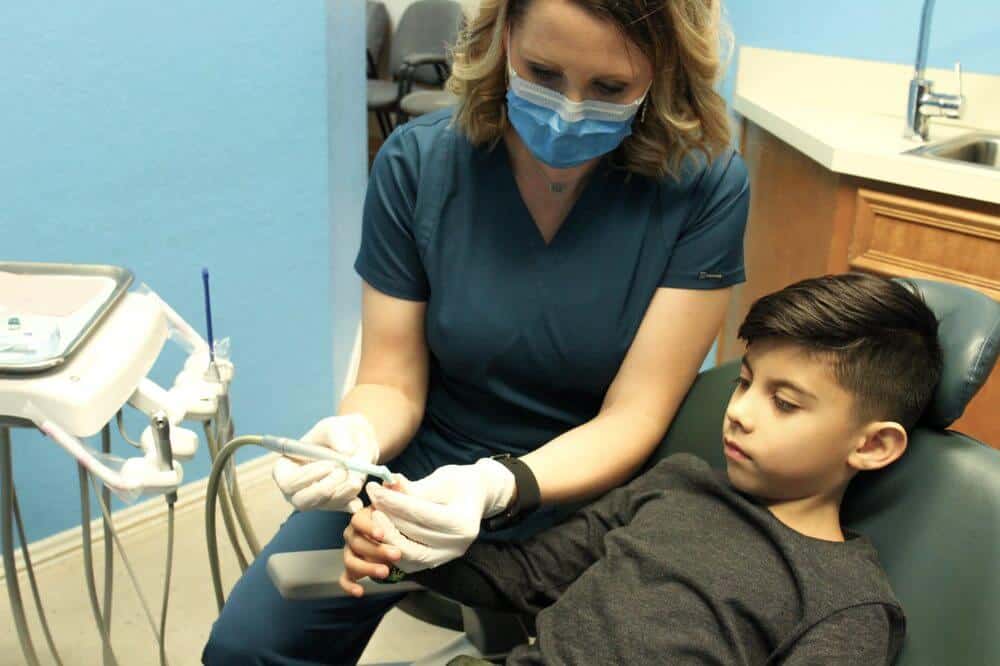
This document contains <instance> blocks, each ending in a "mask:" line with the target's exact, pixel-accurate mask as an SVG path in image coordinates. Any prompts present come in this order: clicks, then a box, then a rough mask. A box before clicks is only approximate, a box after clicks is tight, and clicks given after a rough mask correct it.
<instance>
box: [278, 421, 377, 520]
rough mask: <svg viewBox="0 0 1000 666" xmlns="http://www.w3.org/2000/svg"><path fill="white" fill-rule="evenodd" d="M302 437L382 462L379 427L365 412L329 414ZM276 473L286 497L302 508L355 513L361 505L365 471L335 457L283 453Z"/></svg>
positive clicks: (369, 460)
mask: <svg viewBox="0 0 1000 666" xmlns="http://www.w3.org/2000/svg"><path fill="white" fill-rule="evenodd" d="M302 441H303V442H309V443H310V444H319V445H321V446H328V447H330V448H331V449H333V450H334V451H337V452H338V453H342V454H344V455H345V456H348V457H350V458H352V459H354V460H358V461H361V462H365V463H371V464H377V463H378V458H379V447H378V442H376V441H375V429H374V428H373V427H372V424H371V423H370V422H369V421H368V419H367V418H366V417H364V416H362V415H361V414H345V415H342V416H330V417H328V418H325V419H323V420H322V421H320V422H319V423H317V424H316V425H315V426H313V428H312V429H311V430H310V431H309V432H307V433H306V434H305V435H304V436H303V437H302ZM273 476H274V482H275V483H276V484H277V485H278V488H279V489H280V490H281V492H282V494H283V495H284V496H285V499H286V500H288V502H289V503H291V504H292V506H294V507H295V508H296V509H298V510H299V511H308V510H310V509H324V510H326V511H347V512H350V513H355V512H356V511H358V510H360V509H361V506H362V502H361V499H360V498H359V497H358V493H360V492H361V488H362V486H363V485H364V482H365V475H364V474H361V473H360V472H352V471H348V470H347V469H346V468H345V467H344V466H343V465H340V464H338V463H336V462H334V461H331V460H316V461H313V462H301V461H298V460H295V459H292V458H288V457H286V456H281V457H280V458H278V460H277V462H275V464H274V469H273Z"/></svg>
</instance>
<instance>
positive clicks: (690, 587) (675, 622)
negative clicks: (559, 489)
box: [413, 454, 905, 666]
mask: <svg viewBox="0 0 1000 666" xmlns="http://www.w3.org/2000/svg"><path fill="white" fill-rule="evenodd" d="M848 536H849V538H848V540H847V541H846V542H843V543H838V542H831V541H824V540H820V539H814V538H811V537H808V536H805V535H803V534H800V533H799V532H796V531H794V530H792V529H791V528H789V527H787V526H786V525H784V524H783V523H781V522H780V521H779V520H778V519H777V518H775V517H774V516H773V515H772V514H771V512H770V511H768V510H767V508H766V507H764V506H762V505H760V504H759V503H757V502H756V501H754V499H753V498H751V497H749V496H746V495H743V494H741V493H739V492H737V491H736V490H735V489H734V488H733V487H732V486H731V485H730V484H729V482H728V479H727V478H726V475H725V472H720V471H714V470H712V469H711V468H710V467H709V466H708V465H707V464H706V463H705V462H703V461H702V460H700V459H699V458H696V457H694V456H691V455H686V454H682V455H675V456H672V457H670V458H667V459H666V460H663V461H661V462H660V463H659V464H657V465H656V466H655V467H653V468H652V469H651V470H649V471H648V472H646V473H645V474H643V475H642V476H640V477H638V478H637V479H635V480H634V481H633V482H632V483H630V484H628V485H627V486H624V487H622V488H619V489H616V490H613V491H611V492H610V493H608V494H607V495H605V496H604V497H602V498H601V499H599V500H598V501H596V502H594V503H593V504H591V505H589V506H588V507H586V508H584V509H582V510H581V511H579V512H577V513H576V514H574V515H573V516H572V517H571V518H570V519H569V520H568V521H566V522H565V523H563V524H562V525H558V526H556V527H553V528H551V529H549V530H547V531H545V532H543V533H541V534H539V535H537V536H535V537H533V538H532V539H530V540H528V541H526V542H524V543H521V544H515V543H499V544H498V543H483V542H477V543H476V544H474V545H473V546H472V548H470V549H469V551H468V552H467V553H466V555H465V556H463V557H462V558H460V559H458V560H455V561H453V562H450V563H448V564H446V565H444V566H442V567H439V568H437V569H433V570H428V571H423V572H420V573H418V574H414V575H413V577H414V578H415V579H417V580H419V581H420V582H422V583H423V584H425V585H427V586H428V587H430V588H431V589H434V590H437V591H439V592H442V593H444V594H447V595H448V596H450V597H452V598H454V599H457V600H458V601H461V602H462V603H465V604H469V605H474V606H480V607H492V608H500V609H506V610H517V611H520V612H523V613H528V614H530V615H534V616H536V631H537V640H536V641H535V643H534V644H533V645H526V646H522V647H519V648H517V649H516V650H514V652H512V653H511V655H510V657H509V659H508V661H507V663H508V664H517V665H527V664H588V665H589V664H653V663H663V664H720V665H725V666H731V665H734V664H754V665H757V664H771V663H782V664H803V665H804V664H891V663H892V661H893V660H894V659H895V657H896V654H897V653H898V651H899V648H900V646H901V643H902V640H903V635H904V632H905V619H904V616H903V612H902V609H901V608H900V606H899V603H898V602H897V601H896V599H895V597H894V595H893V593H892V590H891V588H890V586H889V581H888V579H887V578H886V575H885V573H884V571H883V570H882V568H881V566H880V565H879V562H878V558H877V556H876V553H875V549H874V548H873V547H872V545H871V543H870V542H869V541H868V540H867V539H865V538H864V537H860V536H856V535H848Z"/></svg>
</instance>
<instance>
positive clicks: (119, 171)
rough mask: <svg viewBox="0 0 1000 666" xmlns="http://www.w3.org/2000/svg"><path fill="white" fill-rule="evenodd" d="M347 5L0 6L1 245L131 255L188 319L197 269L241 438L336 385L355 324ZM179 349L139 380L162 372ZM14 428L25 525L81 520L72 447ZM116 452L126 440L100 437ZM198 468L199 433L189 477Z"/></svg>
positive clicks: (327, 397)
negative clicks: (226, 358) (224, 340)
mask: <svg viewBox="0 0 1000 666" xmlns="http://www.w3.org/2000/svg"><path fill="white" fill-rule="evenodd" d="M362 6H363V3H361V2H340V1H338V0H329V3H328V5H324V3H323V2H288V3H272V2H253V3H246V2H238V1H236V0H219V1H218V2H209V3H205V2H195V1H193V0H178V1H176V2H170V3H161V2H153V1H152V0H92V1H91V2H86V3H59V4H58V6H57V5H51V4H45V3H4V5H3V7H2V8H0V34H2V35H3V36H4V37H3V39H2V40H0V68H2V76H0V99H2V100H4V103H3V104H0V230H2V233H0V258H2V259H6V260H19V261H59V262H89V263H108V264H118V265H124V266H128V267H130V268H131V269H132V270H133V271H134V272H135V274H136V280H137V282H146V283H148V284H149V285H150V286H151V287H152V288H153V289H154V290H156V291H157V292H159V293H160V295H161V296H163V298H164V299H166V300H167V302H169V303H171V304H172V305H173V306H174V308H175V309H176V310H178V311H179V312H180V313H181V315H182V316H184V317H185V318H186V319H187V320H188V321H189V322H190V323H192V324H193V325H194V326H195V327H196V328H198V329H199V330H202V331H203V330H204V315H203V312H202V304H201V292H200V269H201V267H202V266H207V267H208V268H209V269H210V271H211V272H212V289H213V294H212V296H213V311H214V312H213V313H214V316H215V322H214V328H215V333H216V337H224V336H230V337H231V338H232V343H233V358H234V361H235V363H236V366H237V376H236V381H235V383H234V385H233V401H234V410H235V418H236V427H237V431H238V432H242V433H254V432H258V433H259V432H271V433H281V434H289V435H300V434H301V433H302V432H304V431H305V430H306V429H307V428H308V427H309V426H311V424H312V423H314V422H315V421H316V420H318V419H319V418H321V417H322V416H325V415H327V414H330V413H331V412H332V410H333V407H334V403H335V399H336V396H337V395H338V394H339V384H340V380H339V379H335V378H339V377H340V376H341V375H342V374H343V371H344V368H345V367H346V364H347V359H348V356H349V350H350V349H349V348H350V344H351V342H352V340H353V327H354V323H353V322H356V320H357V303H356V300H357V296H356V294H355V292H356V291H357V282H356V278H353V277H352V274H351V272H350V265H349V260H350V259H351V258H353V253H354V251H355V249H356V245H357V241H356V238H357V232H356V231H355V230H353V228H352V225H353V226H357V225H358V224H359V223H358V220H359V217H360V213H359V211H360V206H361V197H362V196H363V188H364V173H365V145H364V134H365V132H364V121H365V119H364V111H363V110H362V109H361V105H360V101H361V100H362V99H363V90H364V88H363V86H364V82H363V76H364V74H363V72H364V65H363V54H362V40H363V38H364V37H363V36H364V30H363V29H362V27H363V14H362ZM328 30H329V31H331V34H330V38H331V39H332V40H336V43H337V48H334V49H330V50H328V48H327V44H328V42H329V41H330V40H328V35H327V32H328ZM328 82H329V83H331V84H332V85H328ZM355 101H356V103H354V102H355ZM328 107H329V108H333V109H335V113H333V114H329V113H328ZM355 107H356V108H355ZM331 119H332V120H333V122H329V121H330V120H331ZM331 146H332V147H334V148H335V151H336V159H335V160H333V162H332V166H331V162H330V160H329V156H330V148H331ZM341 301H342V302H341ZM335 313H336V316H335ZM347 322H352V323H350V324H348V323H347ZM348 328H350V331H349V332H348V331H347V329H348ZM180 359H181V356H180V354H179V353H176V352H175V353H169V354H165V355H164V356H163V357H162V358H161V361H160V362H158V364H157V367H156V368H155V369H154V375H153V378H154V379H155V380H157V381H158V382H160V383H161V384H164V385H169V383H170V381H171V380H172V377H173V375H174V373H175V372H176V371H177V369H178V368H179V363H180ZM129 423H130V425H131V426H132V428H133V435H138V432H139V430H140V428H141V427H142V425H143V423H142V422H141V421H140V420H139V419H137V418H135V417H133V418H130V419H129ZM13 435H14V468H15V479H16V483H17V488H18V491H19V493H20V500H21V506H22V510H23V512H24V514H25V520H26V523H27V528H28V536H29V540H35V539H38V538H40V537H43V536H47V535H50V534H52V533H55V532H58V531H60V530H63V529H66V528H69V527H72V526H74V525H78V524H79V522H80V517H79V511H78V508H77V506H78V504H77V486H76V478H77V477H76V471H75V466H74V465H73V464H72V462H71V459H70V458H69V457H68V456H67V455H65V454H64V453H62V452H61V450H59V449H57V447H56V446H55V445H54V444H52V443H51V442H48V441H46V440H44V439H42V438H41V437H40V436H38V435H36V434H33V433H30V432H27V431H23V430H19V431H14V433H13ZM92 445H94V446H95V447H96V446H97V440H96V439H95V440H92ZM113 450H114V451H115V452H116V453H119V454H121V455H135V452H134V450H133V449H131V448H130V447H129V446H128V445H127V444H124V443H122V441H121V440H120V438H119V437H118V436H117V433H115V436H114V446H113ZM247 457H249V456H247ZM240 459H241V460H243V459H246V458H245V457H241V458H240ZM208 468H209V466H208V459H207V453H206V450H205V448H204V446H202V448H201V450H200V451H199V452H198V456H197V458H196V459H195V460H194V461H192V462H190V463H187V464H185V477H186V478H185V481H190V480H192V479H196V478H199V477H203V476H205V475H207V473H208ZM118 506H120V504H119V505H118Z"/></svg>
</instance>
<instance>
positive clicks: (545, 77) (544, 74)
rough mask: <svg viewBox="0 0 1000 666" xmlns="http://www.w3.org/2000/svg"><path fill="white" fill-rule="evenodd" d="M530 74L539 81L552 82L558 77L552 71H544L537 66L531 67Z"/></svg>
mask: <svg viewBox="0 0 1000 666" xmlns="http://www.w3.org/2000/svg"><path fill="white" fill-rule="evenodd" d="M531 73H532V75H533V76H534V77H535V78H536V79H538V80H540V81H552V80H554V79H555V78H556V77H557V76H558V74H556V73H555V72H553V71H552V70H550V69H544V68H542V67H538V66H537V65H532V66H531Z"/></svg>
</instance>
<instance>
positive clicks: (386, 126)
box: [375, 110, 392, 140]
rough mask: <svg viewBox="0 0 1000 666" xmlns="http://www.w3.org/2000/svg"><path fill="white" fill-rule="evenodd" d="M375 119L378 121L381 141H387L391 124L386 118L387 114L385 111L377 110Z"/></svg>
mask: <svg viewBox="0 0 1000 666" xmlns="http://www.w3.org/2000/svg"><path fill="white" fill-rule="evenodd" d="M375 118H376V119H377V120H378V127H379V129H380V130H381V131H382V139H383V140H385V139H388V138H389V135H390V134H392V122H391V121H390V120H389V118H388V114H386V112H385V111H382V110H379V111H376V112H375Z"/></svg>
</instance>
